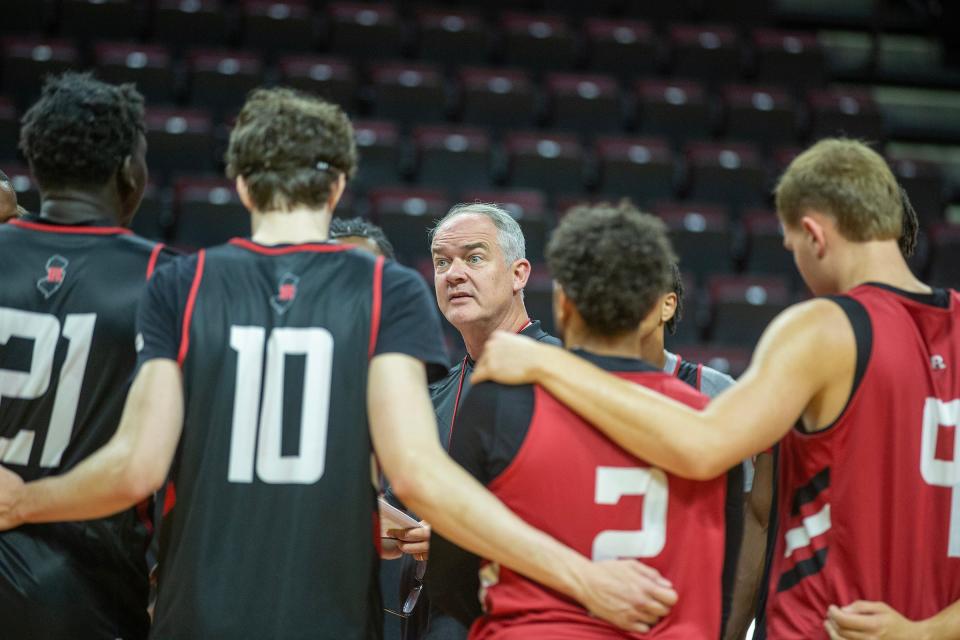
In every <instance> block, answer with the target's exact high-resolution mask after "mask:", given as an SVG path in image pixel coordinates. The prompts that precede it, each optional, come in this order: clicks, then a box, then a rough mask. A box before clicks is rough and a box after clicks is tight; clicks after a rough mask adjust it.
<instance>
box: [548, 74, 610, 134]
mask: <svg viewBox="0 0 960 640" xmlns="http://www.w3.org/2000/svg"><path fill="white" fill-rule="evenodd" d="M546 88H547V96H548V99H549V101H550V110H551V112H552V120H553V126H554V127H556V128H557V129H563V130H568V129H572V130H576V131H585V132H591V133H592V132H595V131H619V130H621V129H622V128H623V124H624V123H623V120H624V110H623V104H622V101H621V98H620V86H619V85H618V84H617V81H616V80H615V79H614V78H613V76H607V75H599V74H573V73H550V74H548V75H547V77H546Z"/></svg>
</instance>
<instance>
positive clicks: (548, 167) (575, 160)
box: [505, 132, 584, 193]
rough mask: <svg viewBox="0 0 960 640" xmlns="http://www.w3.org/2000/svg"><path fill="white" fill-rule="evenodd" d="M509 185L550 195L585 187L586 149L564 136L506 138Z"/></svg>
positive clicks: (514, 135)
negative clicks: (584, 158) (576, 186)
mask: <svg viewBox="0 0 960 640" xmlns="http://www.w3.org/2000/svg"><path fill="white" fill-rule="evenodd" d="M505 144H506V150H507V162H508V165H509V169H508V175H507V182H508V183H509V184H510V185H511V186H514V187H532V188H534V189H541V190H543V191H546V192H548V193H554V192H556V191H558V190H561V189H569V188H570V187H571V186H572V185H582V184H583V177H584V176H583V147H582V146H581V145H580V142H579V140H577V137H576V136H573V135H569V134H564V133H553V134H551V133H540V132H518V133H511V134H508V135H507V137H506V143H505Z"/></svg>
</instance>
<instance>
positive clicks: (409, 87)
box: [370, 62, 448, 122]
mask: <svg viewBox="0 0 960 640" xmlns="http://www.w3.org/2000/svg"><path fill="white" fill-rule="evenodd" d="M370 75H371V76H372V84H373V113H374V114H375V115H376V116H377V117H378V118H392V119H396V120H401V121H404V122H436V121H442V120H443V119H444V117H445V115H446V113H447V109H448V107H447V100H446V92H445V90H444V82H443V76H442V75H441V73H440V70H439V69H438V68H437V67H436V66H433V65H428V64H420V63H405V62H393V63H388V64H382V65H377V66H375V67H373V69H371V72H370Z"/></svg>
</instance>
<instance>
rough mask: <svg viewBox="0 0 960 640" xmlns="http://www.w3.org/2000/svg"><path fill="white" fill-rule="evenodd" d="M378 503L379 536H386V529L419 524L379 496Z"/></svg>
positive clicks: (411, 527)
mask: <svg viewBox="0 0 960 640" xmlns="http://www.w3.org/2000/svg"><path fill="white" fill-rule="evenodd" d="M378 502H379V504H380V536H381V537H383V538H387V537H389V536H387V530H388V529H413V528H415V527H419V526H420V522H419V521H417V520H414V519H413V518H411V517H410V516H408V515H407V514H406V513H404V512H403V511H400V509H397V508H396V507H395V506H393V505H392V504H390V503H389V502H387V501H386V500H384V499H383V498H379V499H378Z"/></svg>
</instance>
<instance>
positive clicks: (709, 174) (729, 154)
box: [686, 142, 768, 215]
mask: <svg viewBox="0 0 960 640" xmlns="http://www.w3.org/2000/svg"><path fill="white" fill-rule="evenodd" d="M686 160H687V177H688V180H689V183H688V189H689V190H688V194H689V197H690V198H691V199H694V200H703V201H707V202H719V203H723V204H726V205H727V206H729V207H731V208H732V210H733V213H734V215H736V214H737V213H739V211H740V209H742V208H743V207H745V206H750V205H761V204H765V203H766V201H767V198H768V196H767V179H768V177H767V172H766V169H765V167H764V164H763V160H762V157H761V155H760V153H759V151H758V150H757V149H756V147H754V146H753V145H750V144H746V143H715V142H695V143H690V144H689V145H688V146H687V147H686Z"/></svg>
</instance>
